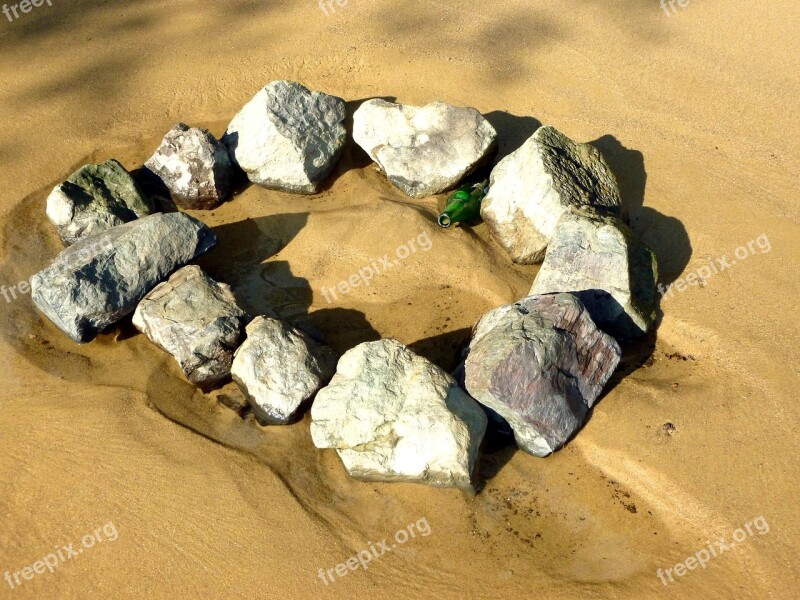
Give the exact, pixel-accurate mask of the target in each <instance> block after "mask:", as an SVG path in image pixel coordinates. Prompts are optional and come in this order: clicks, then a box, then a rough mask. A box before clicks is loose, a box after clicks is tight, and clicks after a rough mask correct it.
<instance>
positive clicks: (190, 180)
mask: <svg viewBox="0 0 800 600" xmlns="http://www.w3.org/2000/svg"><path fill="white" fill-rule="evenodd" d="M144 166H145V168H146V169H147V170H148V171H149V172H150V173H152V175H153V176H154V177H156V178H157V179H158V180H159V181H160V182H161V183H162V184H163V185H164V186H166V188H167V189H168V190H169V193H170V196H171V197H172V200H173V201H174V202H175V204H177V205H178V206H180V207H181V208H187V209H211V208H214V207H216V206H217V205H218V204H219V203H220V202H222V201H223V200H225V199H226V198H227V197H228V196H229V195H230V193H231V182H232V172H233V163H232V162H231V159H230V156H228V149H227V148H226V147H225V146H224V145H223V144H222V142H220V141H219V140H217V138H215V137H214V136H213V135H211V133H209V131H208V130H206V129H199V128H197V127H189V126H188V125H186V124H184V123H178V124H177V125H176V126H175V127H173V128H172V129H171V130H170V131H169V133H167V135H165V136H164V139H163V140H162V142H161V145H160V146H159V147H158V149H157V150H156V151H155V153H154V154H153V156H151V157H150V158H149V159H148V160H147V162H145V163H144Z"/></svg>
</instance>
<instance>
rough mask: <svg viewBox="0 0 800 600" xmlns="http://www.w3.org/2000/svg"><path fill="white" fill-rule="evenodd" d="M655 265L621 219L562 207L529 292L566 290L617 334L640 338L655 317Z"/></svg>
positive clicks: (595, 320)
mask: <svg viewBox="0 0 800 600" xmlns="http://www.w3.org/2000/svg"><path fill="white" fill-rule="evenodd" d="M657 281H658V266H657V263H656V257H655V254H653V252H652V250H650V248H648V247H647V246H645V245H644V244H643V243H642V242H640V241H639V240H638V239H636V236H635V235H634V233H633V232H632V231H631V230H630V228H629V227H628V226H627V225H625V224H624V223H623V222H622V221H621V220H620V219H617V218H616V217H611V216H608V215H604V214H601V213H598V212H597V211H595V210H592V209H590V208H579V209H570V210H569V211H567V212H565V213H564V214H563V215H562V217H561V219H560V220H559V222H558V224H557V225H556V228H555V230H554V231H553V237H552V239H551V240H550V245H549V247H548V248H547V254H546V255H545V259H544V262H543V263H542V267H541V269H539V273H538V274H537V275H536V279H535V280H534V282H533V286H532V287H531V291H530V293H531V294H549V293H553V292H570V293H572V294H575V295H576V296H578V298H580V299H581V301H582V302H583V304H584V305H585V306H586V308H587V310H588V311H589V314H591V315H592V319H593V320H594V322H595V323H597V325H598V326H599V327H600V328H602V329H603V330H604V331H607V332H608V333H610V334H611V335H613V336H614V337H616V338H618V339H635V338H637V337H641V336H642V335H644V334H645V333H647V331H648V330H649V329H650V327H651V326H652V324H653V322H654V320H655V318H656V303H657V295H656V282H657Z"/></svg>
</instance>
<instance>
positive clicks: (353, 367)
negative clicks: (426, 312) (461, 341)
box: [311, 339, 486, 488]
mask: <svg viewBox="0 0 800 600" xmlns="http://www.w3.org/2000/svg"><path fill="white" fill-rule="evenodd" d="M485 431H486V415H485V414H484V412H483V410H482V409H481V407H480V406H479V405H478V403H477V402H475V401H474V400H473V399H472V398H470V397H469V396H468V395H467V394H466V393H465V392H464V391H463V390H462V389H461V388H459V387H458V386H457V385H456V383H455V380H454V379H453V378H452V377H451V376H450V375H449V374H447V373H445V372H444V371H443V370H442V369H440V368H439V367H437V366H436V365H434V364H433V363H431V362H430V361H428V360H427V359H425V358H423V357H421V356H418V355H416V354H414V353H413V352H411V351H410V350H408V349H407V348H406V347H405V346H404V345H403V344H401V343H400V342H398V341H396V340H391V339H384V340H380V341H377V342H366V343H363V344H359V345H358V346H356V347H355V348H353V349H352V350H350V351H348V352H347V353H345V355H344V356H343V357H342V358H341V359H340V360H339V365H338V367H337V372H336V375H334V377H333V379H332V380H331V382H330V384H329V385H328V386H327V387H325V388H323V389H322V390H320V392H319V393H318V394H317V397H316V399H315V400H314V404H313V406H312V407H311V437H312V438H313V440H314V444H315V445H316V446H317V447H318V448H335V449H336V451H337V452H338V454H339V456H340V458H341V459H342V462H343V463H344V466H345V468H346V469H347V472H348V473H349V474H350V475H352V476H353V477H356V478H359V479H366V480H372V481H414V482H420V483H428V484H432V485H439V486H458V487H464V488H468V487H470V486H471V476H472V472H473V469H474V466H475V461H476V458H477V454H478V446H479V445H480V442H481V439H482V438H483V434H484V433H485Z"/></svg>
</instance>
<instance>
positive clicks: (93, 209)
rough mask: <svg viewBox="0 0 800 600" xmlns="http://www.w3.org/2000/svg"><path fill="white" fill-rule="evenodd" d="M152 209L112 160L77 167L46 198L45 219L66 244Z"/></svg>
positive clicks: (123, 171) (128, 176) (136, 187)
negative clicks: (48, 220)
mask: <svg viewBox="0 0 800 600" xmlns="http://www.w3.org/2000/svg"><path fill="white" fill-rule="evenodd" d="M154 212H155V209H154V207H153V204H152V202H151V201H150V199H149V198H148V197H147V195H146V194H145V193H144V192H142V190H141V189H140V188H139V186H138V185H137V184H136V182H135V181H134V180H133V177H131V175H130V173H128V172H127V171H126V170H125V167H123V166H122V165H121V164H119V163H118V162H117V161H116V160H108V161H106V162H104V163H100V164H90V165H85V166H83V167H81V168H80V169H78V170H77V171H75V172H74V173H73V174H72V175H70V176H69V178H68V179H67V180H66V181H64V182H63V183H60V184H58V185H57V186H56V187H55V188H53V191H52V192H50V195H49V196H48V197H47V218H48V219H50V222H51V223H52V224H53V226H54V227H55V228H56V231H57V232H58V235H59V237H60V238H61V240H62V241H63V242H64V243H65V244H67V245H69V244H74V243H75V242H77V241H78V240H81V239H83V238H85V237H88V236H90V235H94V234H96V233H100V232H102V231H105V230H106V229H110V228H111V227H116V226H117V225H122V224H124V223H129V222H130V221H133V220H135V219H138V218H140V217H144V216H147V215H149V214H152V213H154Z"/></svg>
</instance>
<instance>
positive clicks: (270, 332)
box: [231, 317, 336, 424]
mask: <svg viewBox="0 0 800 600" xmlns="http://www.w3.org/2000/svg"><path fill="white" fill-rule="evenodd" d="M335 370H336V355H335V354H334V352H333V350H331V349H330V348H329V347H328V346H324V345H322V344H319V343H317V342H315V341H314V340H312V339H311V338H310V337H309V336H308V335H307V334H305V333H304V332H302V331H300V330H299V329H296V328H294V327H292V326H291V325H289V324H288V323H286V322H284V321H281V320H278V319H272V318H268V317H256V318H255V319H253V321H252V323H250V324H249V325H248V326H247V339H246V340H245V342H244V343H243V344H242V345H241V347H240V348H239V349H238V350H237V351H236V355H235V357H234V359H233V368H232V369H231V373H232V375H233V380H234V381H235V382H236V384H237V385H238V386H239V388H240V389H241V390H242V392H244V394H245V396H247V399H248V401H249V402H250V406H252V408H253V414H255V416H256V418H257V419H258V420H259V421H260V422H261V423H264V424H282V423H289V422H290V421H292V420H293V419H294V418H295V416H296V415H297V414H298V413H299V411H300V409H301V408H302V406H303V403H305V402H306V401H307V400H310V399H311V398H312V397H313V396H314V394H316V393H317V391H318V390H319V389H320V388H321V387H322V386H323V385H325V384H326V383H327V382H328V381H329V380H330V378H331V377H332V376H333V372H334V371H335Z"/></svg>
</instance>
